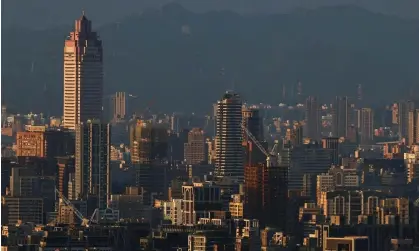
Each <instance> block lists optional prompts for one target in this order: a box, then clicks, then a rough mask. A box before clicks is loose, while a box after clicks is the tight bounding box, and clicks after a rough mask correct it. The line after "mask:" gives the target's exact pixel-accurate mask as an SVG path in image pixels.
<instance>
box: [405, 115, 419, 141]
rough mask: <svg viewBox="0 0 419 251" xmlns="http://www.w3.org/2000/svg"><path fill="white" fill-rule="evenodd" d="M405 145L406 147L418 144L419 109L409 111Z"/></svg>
mask: <svg viewBox="0 0 419 251" xmlns="http://www.w3.org/2000/svg"><path fill="white" fill-rule="evenodd" d="M406 143H407V144H408V145H413V144H417V143H419V109H415V110H412V111H409V115H408V129H407V142H406Z"/></svg>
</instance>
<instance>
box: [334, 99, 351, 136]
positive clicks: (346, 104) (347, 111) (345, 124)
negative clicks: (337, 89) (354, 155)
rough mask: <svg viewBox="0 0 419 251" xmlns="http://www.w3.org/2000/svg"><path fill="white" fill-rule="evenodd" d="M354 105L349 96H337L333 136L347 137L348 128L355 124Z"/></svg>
mask: <svg viewBox="0 0 419 251" xmlns="http://www.w3.org/2000/svg"><path fill="white" fill-rule="evenodd" d="M353 115H354V106H353V104H351V103H350V101H349V98H348V97H336V99H335V102H334V103H333V107H332V134H333V137H347V136H348V129H349V127H350V126H351V125H352V124H353V122H354V121H353V119H354V117H353Z"/></svg>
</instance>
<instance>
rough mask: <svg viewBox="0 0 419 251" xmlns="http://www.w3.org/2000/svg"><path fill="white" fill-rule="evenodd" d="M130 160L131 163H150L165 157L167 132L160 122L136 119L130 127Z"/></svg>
mask: <svg viewBox="0 0 419 251" xmlns="http://www.w3.org/2000/svg"><path fill="white" fill-rule="evenodd" d="M130 145H131V161H132V163H133V164H151V163H153V162H154V161H155V160H162V159H166V158H167V148H168V133H167V128H166V127H165V126H164V125H161V124H154V123H151V122H150V121H146V120H137V122H136V123H135V124H133V125H131V128H130Z"/></svg>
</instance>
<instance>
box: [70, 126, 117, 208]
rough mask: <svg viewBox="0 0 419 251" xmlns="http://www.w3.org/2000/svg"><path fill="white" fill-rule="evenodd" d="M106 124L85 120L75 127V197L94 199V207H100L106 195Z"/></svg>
mask: <svg viewBox="0 0 419 251" xmlns="http://www.w3.org/2000/svg"><path fill="white" fill-rule="evenodd" d="M110 136H111V130H110V125H109V124H103V123H101V122H99V121H87V122H86V123H81V124H79V125H77V127H76V156H75V158H76V165H75V175H76V177H75V181H76V189H75V190H76V197H78V198H86V197H87V196H90V195H93V196H94V197H96V198H97V201H98V203H97V208H100V209H104V208H106V206H107V202H108V199H109V196H110V191H111V190H110V189H111V180H110Z"/></svg>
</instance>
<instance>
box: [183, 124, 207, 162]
mask: <svg viewBox="0 0 419 251" xmlns="http://www.w3.org/2000/svg"><path fill="white" fill-rule="evenodd" d="M184 149H185V150H184V156H185V158H184V159H185V162H186V164H188V165H197V164H202V163H204V162H205V160H206V159H207V154H206V153H205V152H206V151H205V136H204V131H203V130H202V129H200V128H192V130H191V131H190V132H189V133H188V142H187V143H185V148H184Z"/></svg>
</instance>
